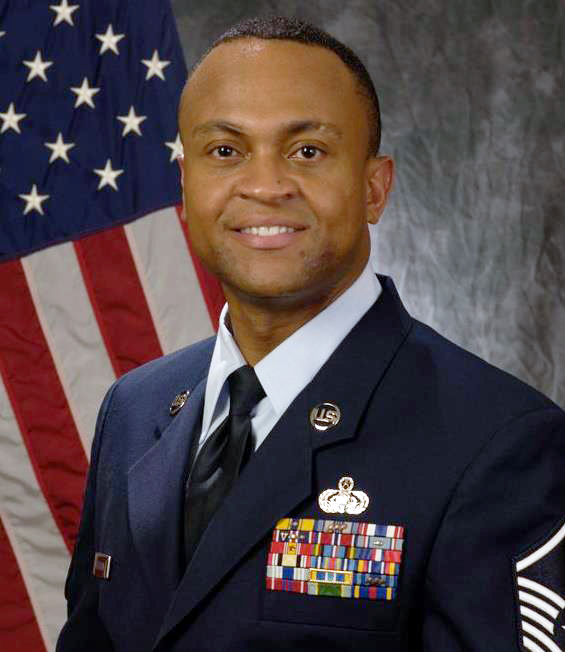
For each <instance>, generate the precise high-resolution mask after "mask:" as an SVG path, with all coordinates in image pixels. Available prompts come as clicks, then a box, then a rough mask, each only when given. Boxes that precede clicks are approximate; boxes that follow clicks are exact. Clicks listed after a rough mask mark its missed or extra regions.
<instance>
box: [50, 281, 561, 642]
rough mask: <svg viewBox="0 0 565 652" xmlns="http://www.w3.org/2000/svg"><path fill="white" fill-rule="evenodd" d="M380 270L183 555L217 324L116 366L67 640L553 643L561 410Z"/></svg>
mask: <svg viewBox="0 0 565 652" xmlns="http://www.w3.org/2000/svg"><path fill="white" fill-rule="evenodd" d="M381 282H382V284H383V292H382V294H381V296H380V297H379V298H378V300H377V301H376V302H375V304H374V305H373V306H372V307H371V308H370V309H369V310H368V311H367V313H366V314H365V315H364V316H363V317H362V318H361V319H360V321H359V322H358V323H357V324H356V326H355V327H354V328H353V330H352V331H351V332H350V333H349V334H348V335H347V336H346V337H345V339H344V340H343V341H342V342H341V344H340V345H339V346H338V348H337V349H336V350H335V351H334V353H333V354H332V355H331V356H330V358H329V359H328V360H327V362H326V363H325V364H324V365H323V367H322V368H321V369H320V371H319V372H318V373H317V375H316V376H315V378H314V379H313V380H312V382H310V383H309V384H308V385H307V386H306V387H305V388H304V389H303V390H302V391H301V392H300V393H299V394H298V396H297V397H296V398H295V399H294V400H293V402H292V403H291V404H290V406H289V407H288V409H287V410H286V412H285V413H284V415H283V416H282V418H280V419H279V421H278V422H277V423H276V425H275V426H274V428H273V430H272V431H271V432H270V434H269V435H268V437H267V438H266V439H265V441H264V442H263V443H262V445H261V446H260V447H259V448H258V450H257V451H256V452H255V454H254V455H253V456H252V457H251V458H250V460H249V462H248V463H247V465H246V466H245V468H244V469H243V472H242V474H241V476H240V477H239V479H238V481H237V482H236V484H235V485H234V486H233V488H232V490H231V492H230V494H229V495H228V497H227V498H226V499H225V501H224V502H223V504H222V505H221V506H220V508H219V510H218V511H217V512H216V514H215V515H214V517H213V519H212V521H211V523H210V525H209V527H208V529H207V530H206V532H205V533H204V535H203V537H202V539H201V541H200V545H199V546H198V548H197V550H196V552H195V554H194V556H193V558H192V560H191V563H190V565H189V566H188V568H186V569H185V568H184V567H183V564H182V551H181V547H182V546H181V540H180V532H181V530H182V524H183V496H184V483H185V481H186V476H187V472H188V469H187V460H188V459H189V452H190V450H191V446H192V444H193V443H194V438H195V437H198V436H199V434H200V432H201V420H202V405H203V397H204V391H205V385H206V375H207V371H208V367H209V364H210V359H211V355H212V351H213V347H214V340H213V339H212V340H208V341H205V342H202V343H199V344H196V345H194V346H191V347H188V348H187V349H184V350H181V351H179V352H177V353H174V354H171V355H169V356H166V357H164V358H161V359H159V360H156V361H154V362H151V363H149V364H147V365H144V366H143V367H141V368H139V369H136V370H135V371H133V372H131V373H129V374H127V375H126V376H124V377H123V378H121V379H120V380H119V381H118V382H117V383H116V384H115V385H114V386H113V387H112V389H111V390H110V392H109V393H108V395H107V397H106V399H105V401H104V404H103V406H102V409H101V412H100V416H99V420H98V426H97V432H96V436H95V439H94V443H93V451H92V461H91V469H90V472H89V477H88V486H87V492H86V497H85V504H84V511H83V517H82V523H81V529H80V535H79V540H78V544H77V547H76V550H75V554H74V556H73V562H72V566H71V569H70V572H69V578H68V582H67V587H66V595H67V598H68V601H69V620H68V622H67V624H66V625H65V628H64V629H63V632H62V634H61V637H60V640H59V643H58V648H57V649H58V650H59V651H60V652H68V651H69V650H81V651H85V650H86V651H88V650H96V651H100V650H106V649H108V650H110V649H113V650H115V651H116V652H124V651H126V650H127V651H129V650H131V651H132V652H133V651H135V652H143V651H144V650H147V651H149V650H159V651H161V652H165V651H171V652H173V651H175V652H180V651H183V652H184V651H189V650H194V651H198V652H207V651H210V652H211V651H214V652H218V651H221V650H230V651H232V650H241V651H244V650H245V651H247V650H318V649H320V650H326V651H328V652H329V651H333V650H335V651H337V650H340V651H342V650H343V651H349V650H356V651H357V650H379V651H385V650H386V651H387V652H393V651H399V650H403V651H405V650H410V651H420V650H422V651H426V652H432V651H433V652H455V651H458V652H459V651H460V652H463V651H465V652H479V651H480V652H484V650H489V652H498V651H500V652H503V651H504V652H507V651H508V650H519V649H528V650H534V651H536V650H538V649H542V650H551V651H552V652H555V650H565V643H564V632H565V630H564V629H563V627H562V625H565V621H564V620H563V607H564V606H565V602H563V598H564V597H565V563H563V562H564V557H565V543H564V540H565V527H564V512H565V473H564V471H563V468H564V460H565V414H564V413H563V411H562V410H560V409H559V408H558V407H557V406H556V405H554V404H553V403H552V402H551V401H549V400H548V399H547V398H545V397H544V396H542V395H541V394H539V393H538V392H536V391H534V390H533V389H531V388H530V387H527V386H526V385H524V384H523V383H521V382H520V381H518V380H516V379H515V378H513V377H512V376H510V375H508V374H506V373H504V372H501V371H499V370H497V369H495V368H493V367H492V366H490V365H488V364H487V363H485V362H484V361H481V360H480V359H478V358H476V357H475V356H473V355H471V354H469V353H467V352H465V351H463V350H462V349H460V348H459V347H457V346H455V345H454V344H452V343H450V342H448V341H447V340H445V339H444V338H442V337H441V336H440V335H438V334H437V333H436V332H434V331H433V330H432V329H430V328H428V327H427V326H425V325H424V324H421V323H420V322H418V321H416V320H414V319H413V318H411V317H410V315H409V314H408V313H407V312H406V310H405V309H404V307H403V306H402V304H401V302H400V299H399V298H398V296H397V294H396V291H395V289H394V286H393V284H392V282H391V281H390V279H387V278H384V277H381ZM185 390H188V391H189V394H188V397H187V398H186V401H185V402H184V403H183V400H182V397H181V398H180V399H178V400H177V403H176V408H175V410H173V412H174V414H171V411H170V409H169V407H170V405H171V401H172V400H173V397H175V396H176V395H179V394H180V393H182V392H183V391H185ZM185 397H186V395H185ZM181 404H182V405H181ZM179 405H181V407H179ZM97 553H100V555H99V557H97V562H96V563H97V567H96V571H95V572H96V575H95V574H93V563H94V559H95V555H96V554H97ZM560 601H561V602H560ZM560 605H562V606H560ZM536 646H537V647H536ZM552 646H554V647H552Z"/></svg>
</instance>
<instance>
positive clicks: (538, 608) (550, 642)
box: [514, 522, 565, 652]
mask: <svg viewBox="0 0 565 652" xmlns="http://www.w3.org/2000/svg"><path fill="white" fill-rule="evenodd" d="M514 569H515V580H516V595H517V598H518V616H519V617H518V623H519V627H520V631H519V640H520V645H521V649H522V650H524V651H526V650H531V651H533V652H537V650H550V651H551V652H564V651H565V522H561V525H560V526H559V527H558V528H557V529H556V530H553V532H552V533H551V534H550V535H549V536H547V537H546V538H545V539H544V540H543V541H541V542H538V543H537V544H536V545H535V546H534V547H533V548H530V549H529V550H527V551H526V552H525V553H523V554H522V555H520V556H519V557H517V558H515V559H514Z"/></svg>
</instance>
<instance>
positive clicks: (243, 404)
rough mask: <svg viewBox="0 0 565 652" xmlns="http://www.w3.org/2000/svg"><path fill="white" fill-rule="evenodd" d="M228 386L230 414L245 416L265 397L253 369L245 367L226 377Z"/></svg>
mask: <svg viewBox="0 0 565 652" xmlns="http://www.w3.org/2000/svg"><path fill="white" fill-rule="evenodd" d="M228 384H229V386H230V414H237V415H240V416H247V415H248V414H249V413H250V412H251V410H252V409H253V408H254V407H255V406H256V405H257V403H259V401H260V400H261V399H262V398H263V397H264V396H265V390H264V389H263V387H262V386H261V383H260V382H259V378H257V374H256V373H255V370H254V369H253V367H250V366H249V365H245V366H243V367H240V368H239V369H236V370H235V371H234V372H233V373H232V374H230V375H229V377H228Z"/></svg>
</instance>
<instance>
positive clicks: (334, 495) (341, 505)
mask: <svg viewBox="0 0 565 652" xmlns="http://www.w3.org/2000/svg"><path fill="white" fill-rule="evenodd" d="M354 484H355V483H354V482H353V478H349V477H344V478H341V480H340V481H339V482H338V484H337V486H338V488H337V489H326V490H325V491H322V493H321V494H320V496H319V497H318V505H320V509H321V510H322V511H324V512H326V514H362V513H363V512H364V511H365V510H366V509H367V506H368V504H369V496H367V494H366V493H365V492H364V491H353V486H354Z"/></svg>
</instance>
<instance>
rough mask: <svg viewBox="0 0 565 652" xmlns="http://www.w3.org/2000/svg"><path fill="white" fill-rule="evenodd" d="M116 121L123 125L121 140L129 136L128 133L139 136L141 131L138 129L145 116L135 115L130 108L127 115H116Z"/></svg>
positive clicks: (131, 107)
mask: <svg viewBox="0 0 565 652" xmlns="http://www.w3.org/2000/svg"><path fill="white" fill-rule="evenodd" d="M116 119H117V120H119V121H120V122H123V123H124V130H123V131H122V138H123V137H124V136H125V135H126V134H129V133H130V131H133V132H134V133H136V134H137V135H138V136H141V129H140V128H139V125H140V124H141V123H142V122H143V121H144V120H147V116H146V115H135V110H134V108H133V106H130V107H129V113H128V114H127V115H118V116H116Z"/></svg>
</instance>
